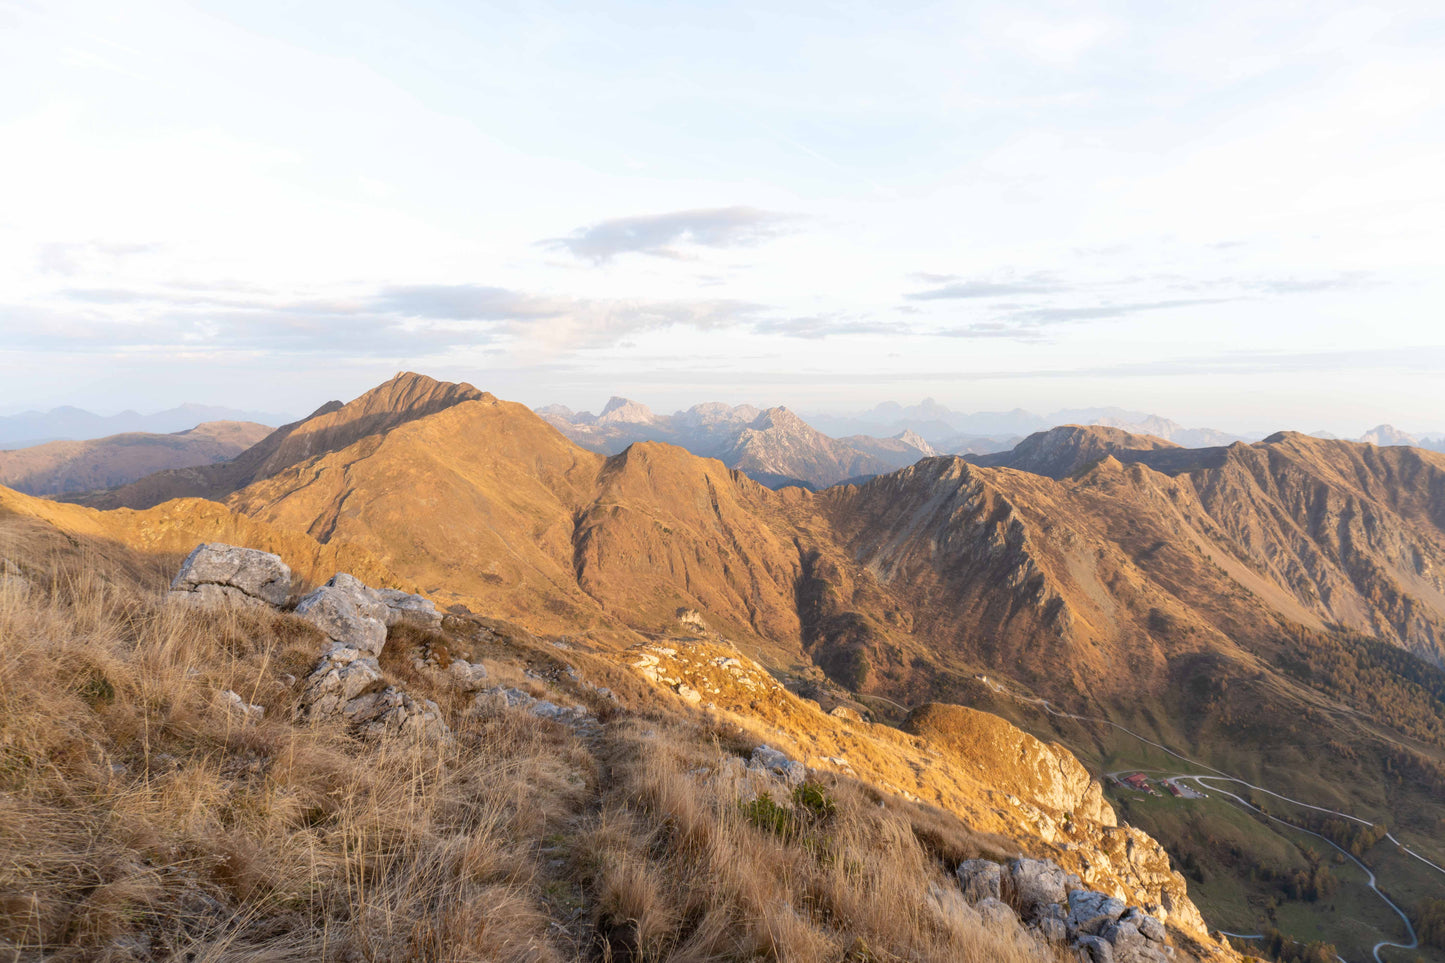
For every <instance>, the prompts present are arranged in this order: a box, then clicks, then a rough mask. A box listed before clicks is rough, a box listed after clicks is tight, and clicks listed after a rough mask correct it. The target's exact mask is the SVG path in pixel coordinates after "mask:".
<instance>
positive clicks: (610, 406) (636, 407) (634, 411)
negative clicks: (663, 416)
mask: <svg viewBox="0 0 1445 963" xmlns="http://www.w3.org/2000/svg"><path fill="white" fill-rule="evenodd" d="M654 420H656V416H655V415H654V414H653V413H652V409H651V408H649V407H647V406H646V405H644V404H641V403H639V402H636V401H633V400H632V399H630V398H623V397H621V396H619V395H613V396H612V397H611V398H610V399H608V401H607V406H606V407H605V408H603V409H602V414H600V415H598V416H597V423H598V424H599V425H615V424H640V425H646V424H651V423H652V422H653V421H654Z"/></svg>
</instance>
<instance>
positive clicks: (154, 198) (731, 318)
mask: <svg viewBox="0 0 1445 963" xmlns="http://www.w3.org/2000/svg"><path fill="white" fill-rule="evenodd" d="M774 6H775V5H764V4H750V3H729V4H725V5H709V6H705V7H703V6H699V7H689V8H687V9H686V10H685V11H682V12H679V10H677V9H675V8H671V7H668V6H666V5H661V4H645V3H617V2H608V3H604V4H569V3H553V4H546V5H544V4H535V3H534V4H525V5H522V4H515V5H513V4H495V5H485V6H483V5H475V4H454V3H439V2H422V3H411V4H405V5H402V4H395V3H385V2H365V3H354V4H345V5H342V4H334V3H316V4H307V5H304V7H301V8H297V6H296V5H294V4H281V3H277V2H273V0H262V2H250V3H245V4H240V3H222V2H211V3H173V2H163V0H161V2H156V0H140V2H137V3H133V4H126V5H124V6H116V5H113V4H101V3H94V2H60V3H53V4H43V5H42V4H32V3H27V2H4V0H0V87H3V89H4V90H5V91H6V92H7V96H5V97H3V98H0V143H3V144H5V145H6V149H5V150H4V151H0V185H3V187H0V190H3V192H4V197H3V203H0V409H3V410H10V411H13V410H17V409H20V408H30V407H39V408H44V407H49V406H53V405H59V404H76V405H81V406H85V407H89V408H92V409H95V410H104V411H115V410H119V409H122V408H136V409H140V410H156V409H160V408H166V407H170V406H173V405H176V404H180V403H182V402H201V403H207V404H219V405H231V406H235V407H245V408H261V409H266V410H290V411H295V412H297V413H302V412H304V411H308V410H310V409H311V408H312V407H314V406H315V405H316V404H319V403H320V401H322V400H325V399H326V398H330V397H341V398H350V397H353V396H355V395H357V394H360V393H361V392H362V391H364V390H366V389H367V388H369V387H371V386H372V385H374V384H376V383H378V382H380V381H382V380H384V379H385V378H387V377H389V376H390V375H391V374H393V373H394V372H395V371H397V370H400V369H410V370H417V371H423V372H426V373H427V374H430V375H433V376H435V377H440V378H448V379H453V380H466V381H470V382H472V383H474V384H476V385H478V386H479V387H482V388H485V389H487V390H490V391H493V392H495V393H496V394H499V395H501V396H503V397H507V398H512V399H515V400H518V401H522V402H525V403H527V404H531V405H541V404H546V403H551V402H560V403H564V404H567V405H570V406H572V407H574V408H578V409H583V408H590V409H592V410H594V411H595V410H598V409H599V408H600V407H601V405H602V404H603V403H605V401H606V399H607V397H608V396H610V395H613V394H620V395H627V396H631V397H634V398H636V399H638V400H640V401H643V402H645V403H647V404H649V405H651V406H652V407H654V408H655V409H657V410H659V411H671V410H673V409H675V408H682V407H686V406H688V405H691V404H693V403H696V402H700V401H707V400H723V401H729V402H734V403H738V402H750V403H755V404H779V403H781V404H787V405H789V406H790V407H794V408H797V409H799V410H843V409H861V408H867V407H871V406H872V405H873V404H876V403H877V402H879V401H884V400H897V401H900V402H902V403H904V404H909V403H915V402H917V401H919V400H921V399H922V398H923V397H925V396H932V397H934V398H936V399H938V400H939V401H940V402H941V403H943V404H945V405H947V406H949V407H951V408H954V409H956V410H963V411H972V410H998V409H1009V408H1014V407H1024V408H1029V409H1032V410H1035V411H1040V412H1047V411H1050V410H1054V409H1058V408H1077V407H1086V406H1096V405H1119V406H1124V407H1129V408H1135V409H1142V410H1146V411H1153V412H1158V413H1159V414H1163V415H1166V416H1168V417H1171V418H1173V419H1175V420H1177V421H1180V422H1184V423H1187V424H1190V425H1197V426H1205V425H1207V426H1211V427H1217V428H1221V429H1225V430H1234V431H1240V432H1246V431H1256V432H1257V431H1266V430H1272V429H1274V428H1279V427H1293V428H1299V429H1302V430H1314V429H1321V428H1323V429H1328V430H1331V431H1335V432H1337V433H1339V434H1342V435H1355V434H1358V433H1359V432H1360V431H1362V430H1364V429H1365V428H1367V427H1369V426H1372V425H1374V424H1377V423H1380V422H1391V423H1394V424H1396V425H1397V426H1399V427H1401V428H1403V429H1405V430H1409V431H1417V432H1418V431H1429V430H1439V429H1441V428H1442V427H1445V425H1442V421H1445V419H1442V418H1440V417H1439V416H1438V415H1437V412H1439V411H1440V410H1441V409H1442V407H1445V378H1441V377H1440V376H1439V375H1440V372H1441V371H1442V370H1445V325H1441V324H1440V319H1441V316H1442V307H1445V275H1442V272H1441V270H1440V268H1441V255H1440V252H1441V251H1445V227H1442V224H1445V184H1442V179H1441V177H1440V171H1441V170H1445V56H1442V46H1445V43H1442V41H1445V16H1442V15H1441V13H1440V11H1439V8H1438V5H1434V4H1426V3H1423V2H1421V3H1390V4H1383V5H1374V6H1369V7H1363V6H1356V5H1352V4H1347V3H1335V2H1324V3H1318V4H1312V5H1309V6H1308V7H1301V6H1299V5H1295V4H1284V3H1267V4H1263V5H1260V4H1246V3H1242V2H1225V3H1221V4H1214V5H1208V6H1205V7H1198V8H1191V9H1188V10H1183V9H1167V5H1164V6H1161V5H1153V6H1150V7H1143V8H1140V7H1138V6H1135V5H1129V4H1124V3H1092V4H1087V5H1076V6H1069V7H1063V6H1057V5H1051V4H1039V3H1027V4H1001V3H994V4H977V5H970V6H969V7H968V8H967V9H964V8H963V7H962V6H952V5H931V4H907V5H900V4H890V5H887V6H886V7H885V6H883V5H869V4H846V5H845V4H822V3H819V4H808V5H790V7H789V9H788V10H784V11H780V10H777V9H774Z"/></svg>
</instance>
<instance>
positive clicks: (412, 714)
mask: <svg viewBox="0 0 1445 963" xmlns="http://www.w3.org/2000/svg"><path fill="white" fill-rule="evenodd" d="M341 713H342V715H344V716H345V717H346V718H347V719H349V720H350V721H351V723H352V724H353V725H354V726H355V727H356V728H357V731H358V732H360V733H361V734H362V735H367V736H374V737H383V736H393V737H394V736H404V737H410V738H418V739H436V740H444V739H447V738H448V737H450V735H451V731H450V730H449V729H448V728H447V724H446V723H445V722H444V721H442V716H441V709H439V708H438V707H437V704H436V703H435V702H433V701H431V700H430V699H413V698H412V697H411V696H410V695H408V694H407V693H406V692H404V691H402V690H401V689H398V688H396V687H395V686H387V687H386V688H385V689H382V690H381V691H380V692H369V693H367V694H366V695H362V696H358V697H356V698H355V699H352V700H350V701H349V702H347V703H346V704H345V705H344V706H342V708H341Z"/></svg>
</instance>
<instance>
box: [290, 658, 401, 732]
mask: <svg viewBox="0 0 1445 963" xmlns="http://www.w3.org/2000/svg"><path fill="white" fill-rule="evenodd" d="M381 678H382V676H381V667H380V666H379V665H377V662H376V659H375V658H372V657H369V656H362V655H360V654H359V653H358V652H357V650H356V649H344V650H340V651H335V652H330V653H328V654H327V655H325V656H324V657H323V658H322V659H321V662H320V663H319V664H318V665H317V666H316V668H315V669H313V670H312V672H311V675H309V676H307V678H306V688H305V689H304V690H303V691H302V694H301V711H302V714H303V715H305V716H306V717H307V718H312V719H319V718H325V717H327V716H332V715H335V714H336V713H338V712H340V711H341V710H342V709H343V708H344V707H345V706H346V705H347V704H348V703H349V702H351V700H352V699H356V698H358V697H360V696H361V695H362V694H363V693H365V692H367V691H369V690H370V689H372V688H373V687H375V686H376V685H377V684H379V683H380V682H381Z"/></svg>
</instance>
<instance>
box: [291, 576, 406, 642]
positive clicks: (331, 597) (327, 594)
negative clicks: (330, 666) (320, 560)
mask: <svg viewBox="0 0 1445 963" xmlns="http://www.w3.org/2000/svg"><path fill="white" fill-rule="evenodd" d="M388 611H389V609H388V608H387V605H386V603H385V602H383V601H381V599H379V598H377V596H376V593H375V592H373V591H372V590H371V589H369V588H367V587H366V585H364V584H363V583H362V582H361V580H360V579H358V578H355V577H354V576H351V575H347V574H345V573H344V572H339V573H337V574H336V575H334V576H332V578H331V581H329V582H327V583H326V584H325V585H323V586H321V587H320V588H319V589H316V590H315V591H314V592H312V593H311V594H309V595H307V596H306V597H305V598H303V599H302V600H301V601H300V603H298V604H297V606H296V614H297V615H299V616H301V617H302V618H303V619H305V620H306V621H308V622H310V623H311V624H312V625H314V626H316V627H317V628H318V629H320V630H321V631H322V632H323V633H325V634H326V637H327V638H329V639H330V640H331V649H333V650H335V649H354V650H356V651H358V652H360V653H362V654H363V655H368V656H376V655H380V654H381V649H382V646H384V645H385V644H386V624H387V623H386V620H387V613H388Z"/></svg>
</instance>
